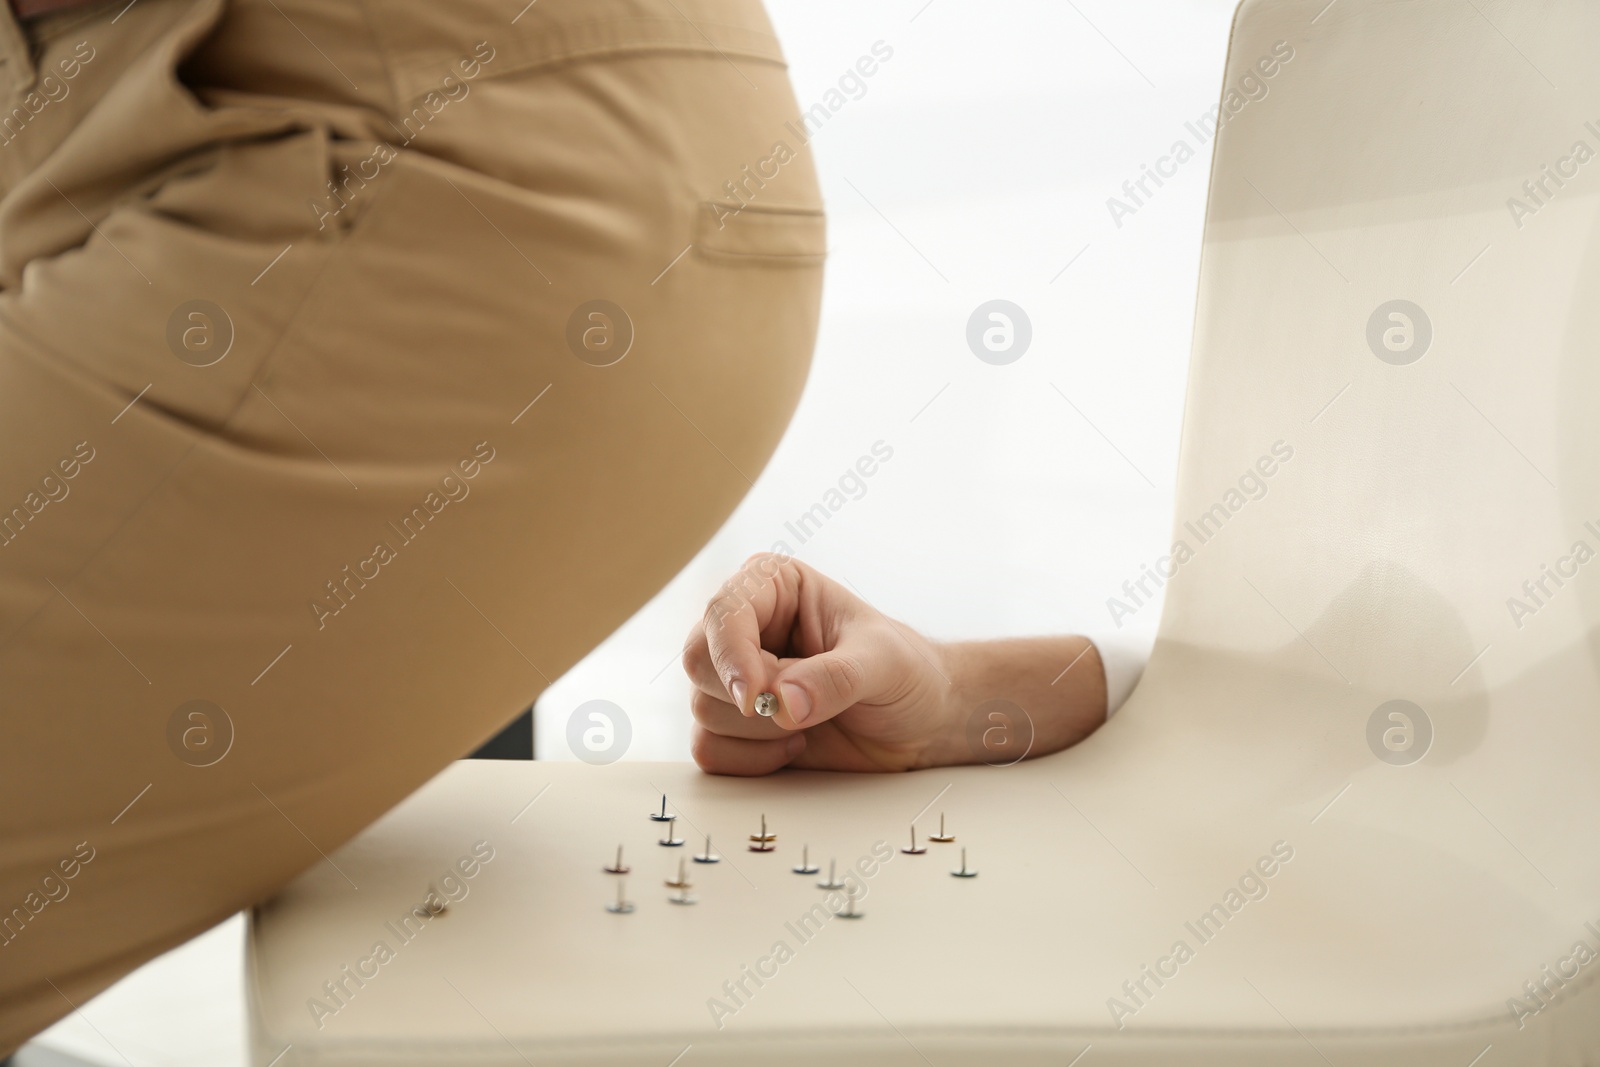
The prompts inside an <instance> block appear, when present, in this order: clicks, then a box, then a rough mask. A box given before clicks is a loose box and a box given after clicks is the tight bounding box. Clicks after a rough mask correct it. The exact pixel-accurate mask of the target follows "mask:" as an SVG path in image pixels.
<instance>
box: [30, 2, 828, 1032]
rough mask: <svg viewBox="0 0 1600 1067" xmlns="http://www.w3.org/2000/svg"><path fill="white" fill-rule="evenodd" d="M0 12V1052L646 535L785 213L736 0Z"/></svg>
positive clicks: (714, 445)
mask: <svg viewBox="0 0 1600 1067" xmlns="http://www.w3.org/2000/svg"><path fill="white" fill-rule="evenodd" d="M519 8H520V9H521V10H520V11H519ZM0 10H3V8H0ZM0 49H3V66H0V82H3V85H0V91H3V93H4V94H5V102H4V108H3V112H0V799H3V807H0V1056H3V1055H4V1054H5V1053H6V1052H8V1051H10V1050H11V1049H13V1048H14V1047H16V1046H17V1045H19V1044H20V1043H21V1042H22V1041H24V1040H25V1039H26V1038H27V1037H28V1036H29V1035H31V1034H33V1033H35V1032H37V1031H38V1030H40V1029H41V1028H43V1027H45V1026H46V1025H48V1024H49V1023H50V1022H51V1021H52V1020H54V1019H56V1018H58V1017H60V1016H62V1015H65V1014H66V1013H68V1012H69V1011H71V1010H72V1008H73V1006H74V1005H77V1004H81V1003H82V1002H83V1001H84V1000H85V999H87V998H88V997H90V996H92V995H93V994H95V993H96V992H98V991H99V990H101V989H104V988H105V987H106V986H108V985H110V984H111V983H112V982H114V981H115V980H116V979H117V978H118V977H120V976H121V975H123V974H125V973H127V972H128V971H129V970H131V969H132V968H134V967H136V966H137V965H139V964H140V963H142V962H144V961H145V960H148V959H150V958H151V957H153V956H155V955H156V954H158V953H160V952H162V951H164V950H165V949H168V948H170V947H172V946H173V945H176V944H178V943H180V942H182V941H184V940H185V939H187V938H190V937H192V936H194V935H195V934H196V933H199V932H200V931H202V930H204V929H206V928H207V927H208V926H210V925H212V924H214V923H216V922H218V921H219V920H221V919H223V918H224V917H226V916H228V915H230V914H232V913H234V912H236V911H238V910H239V909H240V908H242V907H246V906H248V905H251V904H253V903H255V902H258V901H261V900H263V899H264V898H266V897H268V896H270V895H271V894H272V893H273V892H274V891H275V890H276V889H277V888H279V887H281V886H282V885H284V884H285V883H286V882H287V881H289V880H290V879H291V878H293V877H294V876H295V875H296V874H297V873H298V872H300V871H301V870H303V869H304V868H306V867H307V866H309V865H311V864H315V863H325V862H330V861H328V860H327V859H326V856H327V855H328V854H330V853H332V852H333V851H334V849H335V848H337V847H338V846H339V845H340V844H341V843H343V842H344V841H346V840H347V839H348V838H350V837H351V836H352V835H354V834H355V833H356V832H357V831H358V830H360V829H361V828H362V827H363V826H365V825H367V824H368V823H370V822H372V821H373V820H374V819H375V818H376V817H377V816H378V815H380V814H381V813H382V812H384V811H385V810H386V809H388V808H389V807H391V806H392V805H394V804H395V803H396V802H397V801H398V800H400V799H401V798H402V797H404V796H405V795H406V794H407V793H409V792H411V791H412V790H413V789H414V788H416V787H417V786H418V785H419V784H421V783H422V782H423V781H425V780H426V779H428V778H429V777H430V776H432V775H433V774H434V773H435V772H437V771H439V770H440V769H441V768H442V767H444V766H445V765H446V764H447V763H448V762H449V761H450V760H452V759H455V758H457V757H460V756H462V755H464V754H466V753H467V752H469V751H471V750H472V749H473V748H474V747H475V746H476V745H478V744H479V743H480V742H482V741H484V740H485V739H487V738H488V737H490V736H491V735H493V734H494V733H495V732H496V731H497V730H498V729H499V728H500V727H502V726H503V725H504V724H505V723H506V722H508V721H509V720H510V719H511V718H513V717H514V716H515V715H516V714H517V713H518V711H519V710H520V709H522V708H524V707H526V706H527V704H528V703H529V701H530V700H531V699H532V698H533V697H535V696H536V695H537V694H538V693H539V691H540V690H541V689H542V688H543V687H544V686H545V685H547V684H548V683H549V682H550V681H551V680H552V679H554V678H555V677H557V676H558V675H560V674H561V673H562V672H563V671H565V670H566V669H567V668H568V667H570V666H571V665H572V664H573V663H574V662H575V661H576V660H577V659H578V658H579V657H581V656H582V655H583V654H584V653H585V652H587V651H588V650H589V649H591V648H592V647H593V646H594V645H595V644H596V643H597V642H598V641H600V640H601V639H602V638H603V637H604V636H605V635H606V634H607V633H609V632H610V631H611V630H612V629H614V628H615V627H616V626H617V625H618V624H619V623H621V622H622V621H623V620H624V619H625V618H627V616H628V615H629V614H630V613H632V612H633V611H634V610H635V609H636V608H638V607H639V606H640V605H641V604H642V603H643V602H644V601H645V600H646V599H647V598H648V597H649V596H650V595H651V594H652V593H654V592H655V591H656V590H657V589H659V588H660V587H661V586H662V585H663V584H664V583H665V582H666V581H667V580H668V579H669V578H670V577H671V576H672V575H673V574H674V573H675V572H676V571H677V570H678V569H679V568H680V567H681V566H682V565H683V564H684V563H685V562H686V561H687V560H688V559H689V557H690V556H691V555H692V554H693V553H694V552H695V551H696V550H697V549H698V548H699V547H700V546H701V545H702V544H703V543H704V542H705V541H706V540H707V538H709V537H710V535H711V534H712V532H713V531H715V530H716V528H717V527H718V525H719V524H720V523H721V522H722V521H723V520H724V519H725V518H726V516H727V515H728V513H729V512H730V511H731V510H732V508H733V507H734V505H735V503H736V502H737V501H738V500H739V499H740V498H741V497H742V496H743V494H744V493H745V492H746V490H748V488H749V487H750V483H751V479H753V478H755V477H756V475H757V473H758V472H759V471H760V470H761V468H762V465H763V464H764V463H765V461H766V460H767V458H768V457H769V455H770V454H771V452H772V449H773V448H774V447H775V445H776V443H777V440H778V438H779V436H780V434H781V433H782V431H783V429H784V426H785V424H786V422H787V420H788V418H789V415H790V414H791V412H792V411H793V408H794V405H795V403H796V402H797V400H798V397H799V394H800V390H801V387H802V384H803V382H804V379H805V375H806V369H807V366H808V362H809V358H810V351H811V345H812V342H813V339H814V336H815V329H816V319H817V311H818V300H819V293H820V283H821V261H822V256H823V251H824V231H823V217H822V213H821V210H820V198H819V194H818V190H817V185H816V179H815V175H814V172H813V169H812V166H811V161H810V157H809V154H808V153H807V151H806V149H805V146H804V141H805V129H804V127H803V125H802V123H801V121H800V119H799V117H798V111H797V108H796V107H795V102H794V99H793V95H792V93H791V91H790V88H789V86H788V83H787V79H786V75H785V72H784V67H783V62H782V57H781V54H780V52H779V50H778V46H777V44H776V42H775V40H774V38H773V36H772V32H771V28H770V26H769V24H768V22H767V19H766V16H765V14H764V12H763V11H762V10H761V8H760V5H759V2H758V0H537V2H536V3H529V4H527V6H526V7H524V6H523V3H522V2H521V0H451V2H450V3H434V2H431V0H227V2H224V0H136V2H134V3H132V4H129V3H128V2H127V0H115V2H113V3H108V4H105V5H102V6H99V7H93V8H89V9H86V10H83V11H71V12H67V13H63V14H58V15H54V16H50V17H48V18H46V19H43V20H41V21H38V22H33V23H29V24H27V25H25V26H19V25H18V24H17V22H16V21H15V20H14V19H13V18H12V17H11V16H10V15H9V14H8V13H7V14H4V15H0ZM512 814H514V813H512V812H508V813H507V817H508V818H509V817H510V816H511V815H512ZM358 891H359V890H358V889H357V888H356V887H354V886H352V887H351V892H358Z"/></svg>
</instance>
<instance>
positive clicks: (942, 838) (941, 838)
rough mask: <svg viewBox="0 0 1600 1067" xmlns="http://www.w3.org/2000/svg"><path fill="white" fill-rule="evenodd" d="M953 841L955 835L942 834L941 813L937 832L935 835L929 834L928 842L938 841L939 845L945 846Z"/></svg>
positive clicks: (942, 821) (942, 815)
mask: <svg viewBox="0 0 1600 1067" xmlns="http://www.w3.org/2000/svg"><path fill="white" fill-rule="evenodd" d="M955 839H956V835H955V834H947V833H945V832H944V812H942V811H941V812H940V813H939V832H938V833H936V834H929V835H928V840H929V841H938V842H939V843H940V844H946V843H948V842H951V841H954V840H955Z"/></svg>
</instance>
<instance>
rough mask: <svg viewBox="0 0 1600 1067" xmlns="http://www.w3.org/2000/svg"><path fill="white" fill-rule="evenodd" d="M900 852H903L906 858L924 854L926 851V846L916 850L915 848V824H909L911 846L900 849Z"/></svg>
mask: <svg viewBox="0 0 1600 1067" xmlns="http://www.w3.org/2000/svg"><path fill="white" fill-rule="evenodd" d="M900 851H901V852H904V853H905V854H906V855H908V856H920V855H922V854H923V853H924V852H926V851H928V849H927V846H923V847H922V848H918V847H917V826H916V823H912V824H911V844H910V845H909V846H907V847H906V848H903V849H901V850H900Z"/></svg>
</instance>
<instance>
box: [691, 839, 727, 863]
mask: <svg viewBox="0 0 1600 1067" xmlns="http://www.w3.org/2000/svg"><path fill="white" fill-rule="evenodd" d="M694 861H695V862H696V863H721V862H722V857H721V856H719V855H717V854H716V853H715V852H712V851H711V835H710V834H707V835H706V850H705V851H704V852H702V853H700V855H698V856H696V857H695V858H694Z"/></svg>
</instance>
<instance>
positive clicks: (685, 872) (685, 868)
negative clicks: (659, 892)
mask: <svg viewBox="0 0 1600 1067" xmlns="http://www.w3.org/2000/svg"><path fill="white" fill-rule="evenodd" d="M689 886H690V882H689V865H688V863H687V862H686V861H685V860H684V858H683V857H682V856H679V857H678V880H677V881H675V882H674V881H673V880H672V879H670V878H669V879H667V888H668V889H688V888H689Z"/></svg>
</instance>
